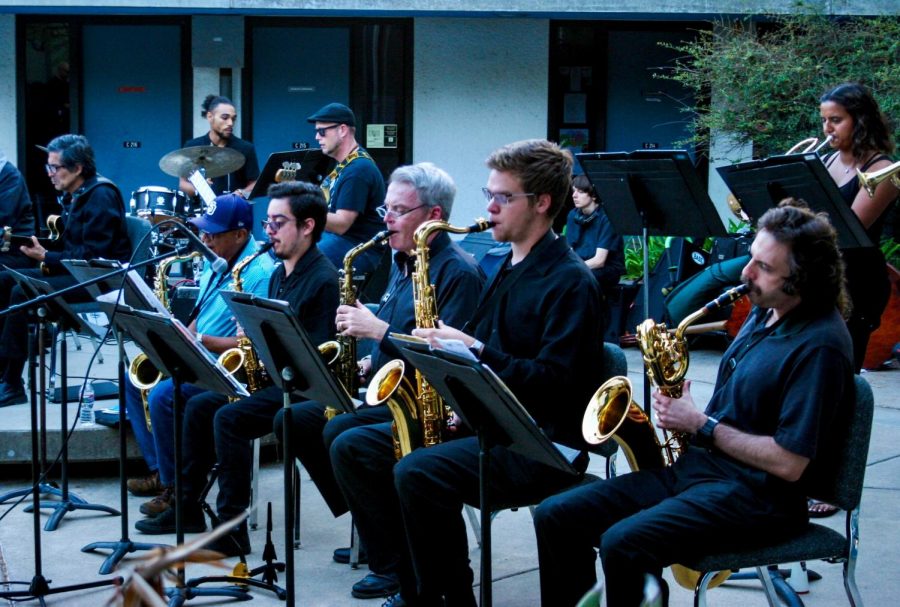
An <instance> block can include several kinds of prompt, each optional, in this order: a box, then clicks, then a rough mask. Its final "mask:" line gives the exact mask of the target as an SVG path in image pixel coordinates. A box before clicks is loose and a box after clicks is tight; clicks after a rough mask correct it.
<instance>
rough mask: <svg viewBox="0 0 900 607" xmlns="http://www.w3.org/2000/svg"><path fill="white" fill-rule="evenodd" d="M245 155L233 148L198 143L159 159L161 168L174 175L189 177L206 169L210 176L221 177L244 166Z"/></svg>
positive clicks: (207, 174)
mask: <svg viewBox="0 0 900 607" xmlns="http://www.w3.org/2000/svg"><path fill="white" fill-rule="evenodd" d="M244 160H245V159H244V155H243V154H241V153H240V152H238V151H236V150H232V149H231V148H220V147H218V146H215V145H196V146H192V147H189V148H181V149H180V150H175V151H174V152H169V153H168V154H166V155H165V156H163V157H162V158H161V159H160V160H159V168H160V169H162V170H163V172H164V173H167V174H169V175H172V176H173V177H184V178H185V179H187V178H188V177H189V176H190V175H191V173H193V172H194V171H196V170H197V169H200V168H202V169H205V170H206V176H207V177H208V178H213V177H221V176H222V175H227V174H228V173H231V172H233V171H236V170H238V169H239V168H241V167H242V166H244Z"/></svg>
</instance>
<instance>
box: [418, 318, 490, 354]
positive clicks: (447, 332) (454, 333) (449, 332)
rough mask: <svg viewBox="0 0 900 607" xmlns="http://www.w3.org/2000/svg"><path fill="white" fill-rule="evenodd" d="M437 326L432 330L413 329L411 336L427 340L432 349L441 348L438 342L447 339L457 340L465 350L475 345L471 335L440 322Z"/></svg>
mask: <svg viewBox="0 0 900 607" xmlns="http://www.w3.org/2000/svg"><path fill="white" fill-rule="evenodd" d="M437 324H438V326H437V327H436V328H434V329H415V330H414V331H413V332H412V334H413V335H415V336H416V337H421V338H422V339H427V340H428V343H429V344H431V347H432V348H438V349H440V348H442V345H441V343H440V342H439V341H438V340H447V339H457V340H459V341H461V342H463V344H464V345H465V346H466V347H467V348H471V347H472V346H473V345H475V341H476V340H475V338H474V337H472V336H471V335H467V334H465V333H463V332H462V331H460V330H459V329H454V328H453V327H448V326H447V325H445V324H444V321H442V320H439V321H438V322H437Z"/></svg>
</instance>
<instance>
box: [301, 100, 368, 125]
mask: <svg viewBox="0 0 900 607" xmlns="http://www.w3.org/2000/svg"><path fill="white" fill-rule="evenodd" d="M306 121H307V122H337V123H338V124H346V125H348V126H352V127H355V126H356V116H354V115H353V110H351V109H350V108H348V107H347V106H346V105H344V104H343V103H329V104H328V105H326V106H325V107H323V108H321V109H320V110H319V111H318V112H316V113H315V114H313V115H312V116H310V117H309V118H307V119H306Z"/></svg>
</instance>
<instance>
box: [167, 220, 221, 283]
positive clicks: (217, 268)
mask: <svg viewBox="0 0 900 607" xmlns="http://www.w3.org/2000/svg"><path fill="white" fill-rule="evenodd" d="M177 228H178V229H179V230H180V231H181V232H182V233H183V234H185V235H186V236H187V238H188V240H189V241H190V243H189V244H188V249H189V250H191V251H197V252H199V253H200V254H201V255H203V257H204V258H205V259H206V261H208V262H209V264H210V266H211V267H212V270H213V272H215V273H216V274H223V273H224V272H225V271H226V270H228V262H227V261H225V260H224V259H222V258H221V257H219V256H218V255H216V254H215V253H213V252H212V250H211V249H210V248H209V247H208V246H206V245H205V244H203V241H202V240H200V239H199V238H197V236H196V234H194V233H193V232H191V229H190V228H189V227H187V226H186V225H184V224H183V223H179V224H178V225H177Z"/></svg>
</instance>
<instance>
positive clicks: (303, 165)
mask: <svg viewBox="0 0 900 607" xmlns="http://www.w3.org/2000/svg"><path fill="white" fill-rule="evenodd" d="M332 166H334V160H333V159H331V158H329V157H328V156H326V155H325V154H323V153H322V150H314V149H306V150H289V151H287V152H274V153H272V154H270V155H269V159H268V160H266V164H265V166H263V170H262V172H261V173H260V174H259V177H258V178H257V180H256V183H255V184H254V185H253V190H252V191H251V192H250V194H249V195H248V196H247V199H248V200H253V199H254V198H259V197H260V196H265V195H266V192H267V191H268V190H269V186H270V185H272V184H273V183H275V182H276V181H306V182H309V183H312V184H314V185H319V184H321V183H322V181H323V180H324V179H325V177H326V175H328V173H329V171H331V167H332ZM280 170H287V171H292V172H293V173H292V175H291V179H289V180H288V179H276V177H279V175H278V171H280Z"/></svg>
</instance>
